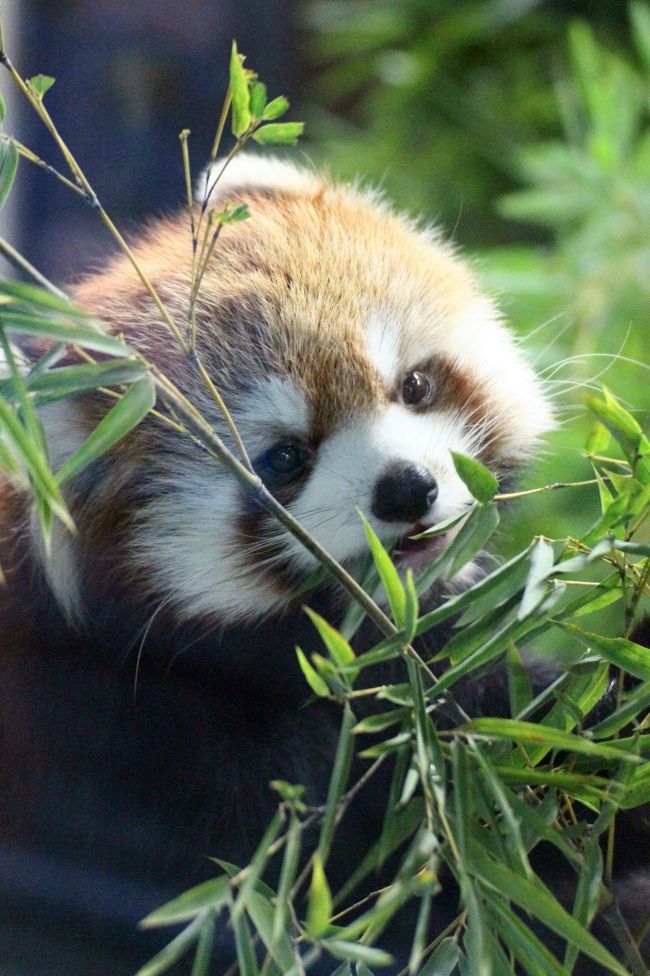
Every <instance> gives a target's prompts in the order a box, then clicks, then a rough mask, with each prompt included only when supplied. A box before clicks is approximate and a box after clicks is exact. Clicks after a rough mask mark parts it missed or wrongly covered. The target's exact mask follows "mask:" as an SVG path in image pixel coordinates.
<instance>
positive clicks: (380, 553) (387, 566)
mask: <svg viewBox="0 0 650 976" xmlns="http://www.w3.org/2000/svg"><path fill="white" fill-rule="evenodd" d="M359 514H360V516H361V523H362V525H363V531H364V534H365V537H366V542H367V543H368V547H369V549H370V552H371V553H372V558H373V560H374V563H375V566H376V567H377V572H378V573H379V578H380V579H381V582H382V585H383V587H384V590H385V593H386V596H387V597H388V602H389V604H390V608H391V611H392V613H393V617H394V619H395V623H396V624H397V626H398V627H400V628H402V627H403V626H404V615H405V613H406V594H405V593H404V587H403V585H402V581H401V579H400V578H399V573H398V572H397V570H396V569H395V566H394V565H393V562H392V560H391V558H390V556H389V555H388V553H387V552H386V550H385V549H384V546H383V545H382V543H381V541H380V539H379V536H378V535H377V533H376V532H375V531H374V529H373V528H372V526H371V525H370V524H369V522H368V521H367V520H366V519H365V518H364V516H363V515H362V514H361V513H359Z"/></svg>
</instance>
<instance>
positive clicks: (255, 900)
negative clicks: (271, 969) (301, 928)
mask: <svg viewBox="0 0 650 976" xmlns="http://www.w3.org/2000/svg"><path fill="white" fill-rule="evenodd" d="M246 911H247V912H248V915H249V917H250V920H251V921H252V923H253V925H254V926H255V928H256V929H257V932H258V933H259V936H260V938H261V940H262V942H263V943H264V945H265V946H266V948H267V950H268V952H269V955H270V956H271V958H272V959H273V960H274V961H275V962H276V963H277V964H278V966H279V967H280V971H281V972H283V973H286V972H288V971H289V969H291V967H292V966H293V965H294V963H295V961H296V959H295V956H294V952H293V948H292V946H291V939H290V938H289V936H288V935H287V934H286V932H282V931H280V933H279V935H278V937H277V938H275V937H274V935H273V921H274V917H275V908H274V906H273V904H272V902H271V900H270V899H269V898H267V897H266V896H265V895H263V894H261V892H259V891H253V892H251V894H250V896H249V897H248V899H247V902H246Z"/></svg>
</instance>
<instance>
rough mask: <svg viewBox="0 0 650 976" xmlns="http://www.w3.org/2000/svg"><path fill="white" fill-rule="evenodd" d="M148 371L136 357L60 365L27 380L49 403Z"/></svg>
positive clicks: (40, 398)
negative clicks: (76, 364) (77, 364)
mask: <svg viewBox="0 0 650 976" xmlns="http://www.w3.org/2000/svg"><path fill="white" fill-rule="evenodd" d="M146 375H147V367H146V366H145V364H144V363H142V362H139V361H138V360H136V359H112V360H109V361H108V362H104V363H96V364H95V363H88V364H83V365H79V366H60V367H57V368H56V369H50V370H47V371H46V372H45V373H41V374H39V375H37V376H36V378H35V379H33V380H32V379H30V376H27V377H26V382H27V386H28V389H29V390H30V392H32V393H38V397H37V399H38V402H39V403H47V402H49V401H50V400H58V399H61V398H62V397H67V396H74V395H76V394H78V393H84V392H85V391H87V390H96V389H97V388H98V387H100V386H121V385H129V384H131V383H135V382H136V381H137V380H140V379H142V377H143V376H146ZM4 392H5V395H6V391H4Z"/></svg>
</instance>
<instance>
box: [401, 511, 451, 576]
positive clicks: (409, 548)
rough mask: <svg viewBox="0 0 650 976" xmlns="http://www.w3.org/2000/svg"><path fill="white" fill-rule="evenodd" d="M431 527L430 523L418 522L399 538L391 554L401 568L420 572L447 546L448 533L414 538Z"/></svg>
mask: <svg viewBox="0 0 650 976" xmlns="http://www.w3.org/2000/svg"><path fill="white" fill-rule="evenodd" d="M430 528H431V526H430V525H421V524H420V523H419V522H418V523H416V524H415V525H414V526H413V527H412V528H411V529H409V531H408V532H406V533H405V534H404V535H403V536H400V538H399V539H398V540H397V542H396V543H395V545H394V546H393V548H392V549H391V553H390V554H391V558H392V560H393V562H394V563H395V565H396V566H397V568H398V569H399V570H401V571H402V572H406V570H407V569H411V570H413V572H414V573H419V572H420V571H421V570H423V569H425V568H426V567H427V566H428V565H429V564H430V563H432V562H433V560H434V559H435V558H436V557H437V556H438V555H439V553H441V552H442V550H443V549H444V548H445V546H446V545H447V542H448V539H447V535H446V533H443V534H440V535H431V536H429V537H428V538H425V539H414V538H413V536H417V535H419V534H420V533H421V532H425V531H426V530H427V529H430Z"/></svg>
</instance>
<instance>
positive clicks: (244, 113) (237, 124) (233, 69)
mask: <svg viewBox="0 0 650 976" xmlns="http://www.w3.org/2000/svg"><path fill="white" fill-rule="evenodd" d="M230 92H231V94H232V133H233V135H234V136H237V138H239V137H240V136H243V135H244V133H245V132H247V131H248V129H249V127H250V124H251V111H250V92H249V88H248V79H247V77H246V71H245V69H244V56H243V55H242V54H240V53H239V51H238V50H237V42H236V41H233V42H232V51H231V53H230Z"/></svg>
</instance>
